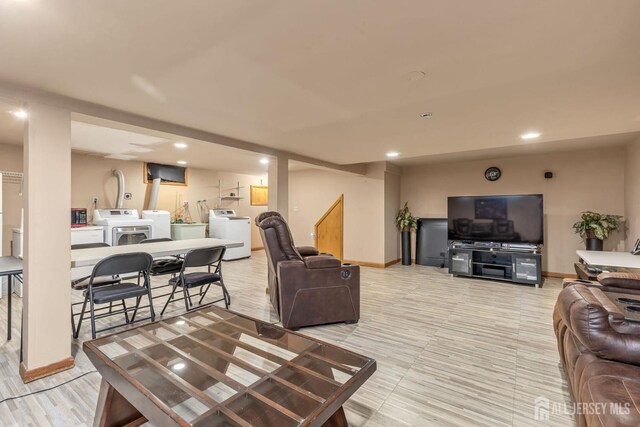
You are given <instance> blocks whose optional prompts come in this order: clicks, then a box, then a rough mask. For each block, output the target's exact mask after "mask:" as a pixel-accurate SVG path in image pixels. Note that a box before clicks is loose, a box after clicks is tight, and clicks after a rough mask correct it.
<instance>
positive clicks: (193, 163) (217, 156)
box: [71, 120, 268, 175]
mask: <svg viewBox="0 0 640 427" xmlns="http://www.w3.org/2000/svg"><path fill="white" fill-rule="evenodd" d="M93 121H94V122H96V123H86V122H79V121H72V122H71V147H72V149H73V151H74V152H77V153H86V154H92V155H96V156H100V157H105V158H111V159H120V160H135V161H144V162H153V163H161V164H169V165H172V164H173V165H175V164H177V161H178V160H181V161H186V162H187V164H186V166H187V167H191V168H200V169H210V170H219V171H229V172H236V173H246V174H250V175H266V174H267V172H268V165H263V164H261V163H260V159H261V158H263V157H265V156H260V155H258V154H256V153H252V152H249V151H244V150H239V149H236V148H231V147H225V146H222V145H217V144H211V143H208V142H204V141H197V140H193V139H188V138H177V137H175V136H172V135H167V134H163V133H160V132H154V131H149V130H147V129H139V128H134V127H131V126H126V127H125V126H120V127H118V126H117V125H116V124H112V125H113V126H106V125H105V123H104V121H102V120H93ZM97 123H99V124H97ZM176 142H181V143H185V144H187V148H176V147H175V146H174V143H176Z"/></svg>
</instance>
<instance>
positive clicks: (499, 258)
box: [449, 245, 543, 288]
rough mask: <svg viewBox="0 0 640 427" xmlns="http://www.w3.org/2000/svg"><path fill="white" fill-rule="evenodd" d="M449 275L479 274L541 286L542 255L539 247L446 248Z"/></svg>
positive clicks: (480, 276)
mask: <svg viewBox="0 0 640 427" xmlns="http://www.w3.org/2000/svg"><path fill="white" fill-rule="evenodd" d="M449 273H450V274H451V275H452V276H467V277H479V278H482V279H492V280H502V281H507V282H513V283H522V284H527V285H535V286H536V288H537V287H539V286H540V285H542V281H543V279H542V255H541V254H540V252H539V251H538V250H524V249H523V250H515V249H504V248H489V247H475V246H473V245H465V246H462V247H451V248H449Z"/></svg>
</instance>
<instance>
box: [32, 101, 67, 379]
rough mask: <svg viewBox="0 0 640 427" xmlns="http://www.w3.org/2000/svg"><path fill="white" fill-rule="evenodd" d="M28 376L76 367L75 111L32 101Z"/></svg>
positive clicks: (35, 376)
mask: <svg viewBox="0 0 640 427" xmlns="http://www.w3.org/2000/svg"><path fill="white" fill-rule="evenodd" d="M24 176H25V186H24V226H25V228H24V248H23V256H24V284H25V287H24V288H25V290H24V299H23V334H22V344H23V360H22V362H21V364H20V375H21V376H22V379H23V381H24V382H29V381H32V380H35V379H37V378H42V377H44V376H47V375H51V374H53V373H56V372H60V371H63V370H65V369H69V368H72V367H73V365H74V359H73V357H72V356H71V321H70V318H69V305H70V303H71V288H70V286H69V283H70V280H71V273H70V262H71V251H70V247H71V236H70V233H69V209H70V206H71V116H70V112H69V111H68V110H64V109H60V108H55V107H50V106H47V105H43V104H31V105H29V118H28V124H27V126H26V132H25V137H24Z"/></svg>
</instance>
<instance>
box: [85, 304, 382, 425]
mask: <svg viewBox="0 0 640 427" xmlns="http://www.w3.org/2000/svg"><path fill="white" fill-rule="evenodd" d="M83 348H84V351H85V353H86V354H87V356H89V359H90V360H91V362H92V363H93V364H94V365H95V366H96V368H97V369H98V371H99V372H100V374H101V375H102V384H101V386H100V394H99V397H98V406H97V409H96V415H95V420H94V425H96V426H121V425H140V424H141V423H143V422H146V421H147V420H148V421H150V422H151V423H153V424H154V425H157V426H167V425H178V426H217V425H224V426H322V425H325V426H346V425H347V421H346V418H345V415H344V411H343V409H342V405H343V404H344V403H345V402H346V401H347V399H349V397H350V396H351V395H352V394H353V393H354V392H355V391H356V390H357V389H358V388H359V387H360V386H361V385H362V384H363V383H364V382H365V381H366V380H367V379H368V378H369V377H370V376H371V375H372V374H373V372H375V370H376V362H375V360H373V359H371V358H368V357H365V356H362V355H359V354H356V353H353V352H351V351H348V350H345V349H342V348H340V347H337V346H335V345H332V344H328V343H325V342H322V341H319V340H316V339H314V338H310V337H307V336H304V335H302V334H299V333H296V332H291V331H288V330H286V329H283V328H280V327H277V326H273V325H271V324H269V323H265V322H262V321H260V320H256V319H252V318H250V317H246V316H243V315H239V314H236V313H233V312H231V311H228V310H225V309H222V308H219V307H215V306H209V307H205V308H202V309H199V310H195V311H192V312H189V313H186V314H184V315H181V316H177V317H173V318H170V319H166V320H161V321H159V322H155V323H151V324H148V325H144V326H140V327H137V328H134V329H130V330H127V331H125V332H119V333H115V334H111V335H108V336H105V337H102V338H98V339H95V340H92V341H87V342H85V343H84V345H83Z"/></svg>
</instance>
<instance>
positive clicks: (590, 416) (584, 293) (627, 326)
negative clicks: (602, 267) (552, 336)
mask: <svg viewBox="0 0 640 427" xmlns="http://www.w3.org/2000/svg"><path fill="white" fill-rule="evenodd" d="M553 325H554V329H555V333H556V337H557V339H558V351H559V353H560V360H561V363H562V365H563V366H564V369H565V371H566V374H567V379H568V381H569V385H570V390H571V392H572V394H573V397H574V399H575V401H576V402H577V403H580V404H582V407H583V408H587V409H589V408H594V407H600V408H604V410H603V411H601V413H592V412H588V411H587V413H585V414H581V413H578V414H577V422H578V426H614V425H615V426H638V425H640V409H639V408H640V323H637V322H631V321H627V320H625V318H624V315H623V314H622V313H621V312H620V310H619V309H618V308H617V306H616V305H615V304H613V303H612V302H611V301H610V300H609V299H608V298H607V297H606V296H605V295H604V294H603V293H602V291H601V288H597V287H587V286H585V285H581V284H575V285H573V286H568V287H566V288H564V289H563V290H562V291H561V292H560V294H559V295H558V301H557V303H556V306H555V310H554V313H553ZM614 405H618V406H617V408H619V409H622V410H621V411H616V407H614ZM625 412H628V413H625Z"/></svg>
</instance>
